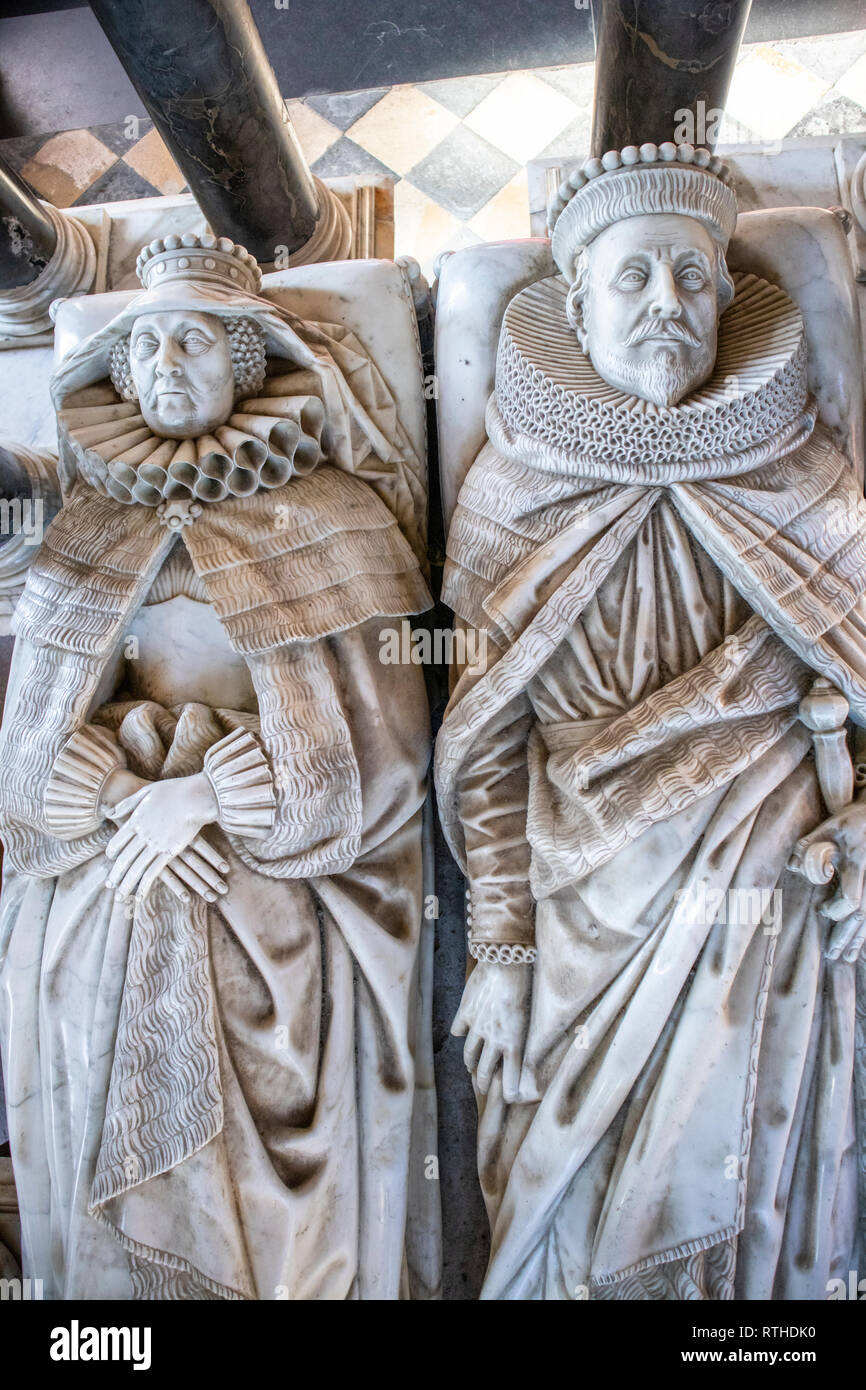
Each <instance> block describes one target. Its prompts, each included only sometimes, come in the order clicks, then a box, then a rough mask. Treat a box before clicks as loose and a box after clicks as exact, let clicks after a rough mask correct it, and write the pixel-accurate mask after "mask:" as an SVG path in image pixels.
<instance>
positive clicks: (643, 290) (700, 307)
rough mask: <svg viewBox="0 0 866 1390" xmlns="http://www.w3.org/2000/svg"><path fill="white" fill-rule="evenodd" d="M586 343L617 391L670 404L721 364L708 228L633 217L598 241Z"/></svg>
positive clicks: (674, 219) (689, 221)
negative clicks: (718, 361)
mask: <svg viewBox="0 0 866 1390" xmlns="http://www.w3.org/2000/svg"><path fill="white" fill-rule="evenodd" d="M581 307H582V318H583V324H582V330H581V332H580V338H581V344H582V346H583V348H584V351H586V352H587V353H588V354H589V357H590V359H591V361H592V364H593V366H594V367H595V369H596V371H597V372H598V373H599V375H600V376H602V377H604V379H605V381H607V382H609V383H610V385H612V386H618V387H619V388H620V390H622V391H625V392H627V393H628V394H629V395H632V396H640V397H641V398H642V399H643V400H647V401H654V402H655V404H656V405H661V406H670V405H674V404H676V402H677V401H679V400H682V398H683V396H685V395H687V394H688V392H690V391H693V390H695V389H696V387H698V386H700V385H701V384H702V382H704V381H706V380H707V378H708V377H709V376H710V374H711V372H712V370H713V363H714V362H715V360H716V341H717V334H718V324H719V303H718V293H717V284H716V253H715V248H714V245H713V240H712V238H711V236H710V234H709V232H708V231H707V229H706V228H705V227H704V226H703V224H702V223H700V222H698V221H696V220H695V219H694V218H692V217H683V216H680V215H679V214H667V213H659V214H651V215H647V216H643V217H629V218H625V219H624V220H623V221H622V222H618V223H616V224H614V226H612V227H607V228H606V229H605V230H604V231H603V232H602V233H601V234H600V235H599V236H598V237H597V238H596V239H595V241H594V242H593V243H592V246H591V247H590V251H589V270H588V282H587V288H586V293H585V295H584V296H583V298H582V305H581Z"/></svg>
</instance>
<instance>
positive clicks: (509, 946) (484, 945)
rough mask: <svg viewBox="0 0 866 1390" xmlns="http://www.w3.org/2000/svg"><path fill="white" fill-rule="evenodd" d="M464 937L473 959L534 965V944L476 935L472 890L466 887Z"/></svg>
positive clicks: (502, 963) (501, 963) (535, 952)
mask: <svg viewBox="0 0 866 1390" xmlns="http://www.w3.org/2000/svg"><path fill="white" fill-rule="evenodd" d="M466 925H467V927H468V928H469V930H468V932H467V934H466V939H467V942H468V949H469V954H470V956H472V958H473V960H485V961H494V962H496V963H497V964H499V965H534V964H535V959H536V955H537V951H536V948H535V946H533V945H532V944H531V943H530V942H527V941H496V940H495V939H489V938H485V937H483V936H482V937H479V936H477V935H476V932H477V928H478V923H477V920H476V912H475V910H474V909H473V901H472V891H471V889H469V888H467V889H466Z"/></svg>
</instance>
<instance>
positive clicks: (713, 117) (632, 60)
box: [592, 0, 752, 158]
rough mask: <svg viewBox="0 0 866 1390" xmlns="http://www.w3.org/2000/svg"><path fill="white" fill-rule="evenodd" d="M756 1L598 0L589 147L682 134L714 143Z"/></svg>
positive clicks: (598, 150) (598, 149)
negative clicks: (719, 115)
mask: <svg viewBox="0 0 866 1390" xmlns="http://www.w3.org/2000/svg"><path fill="white" fill-rule="evenodd" d="M751 3H752V0H593V19H594V23H595V30H596V43H597V50H596V69H595V99H594V111H593V123H592V154H593V155H595V156H597V157H599V158H600V157H601V155H603V154H604V153H605V151H606V150H617V149H621V148H622V147H623V146H624V145H634V144H637V145H640V144H643V143H644V142H645V141H651V142H652V143H654V144H657V145H658V144H661V143H662V142H663V141H665V140H678V139H680V140H686V141H688V142H689V143H693V144H697V145H706V146H708V147H709V148H710V149H712V148H713V147H714V146H715V144H716V140H717V138H718V125H719V119H718V113H720V111H721V110H722V109H723V108H724V105H725V101H726V99H727V95H728V88H729V86H730V82H731V76H732V74H733V71H734V64H735V63H736V60H737V53H738V51H739V47H740V42H741V40H742V37H743V30H744V29H745V27H746V20H747V19H748V17H749V9H750V8H751ZM684 111H688V112H689V113H690V116H686V117H685V118H683V116H682V115H678V113H682V112H684Z"/></svg>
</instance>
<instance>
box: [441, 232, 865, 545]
mask: <svg viewBox="0 0 866 1390" xmlns="http://www.w3.org/2000/svg"><path fill="white" fill-rule="evenodd" d="M728 263H729V265H730V267H731V269H732V270H737V271H752V272H753V273H754V274H756V275H760V276H762V277H763V278H765V279H767V280H771V281H773V282H775V283H776V284H778V285H781V287H782V288H783V289H784V290H785V291H786V292H787V293H788V294H789V295H790V296H791V298H792V299H794V300H795V302H796V303H797V305H798V307H799V308H800V310H801V312H802V314H803V319H804V323H805V328H806V339H807V343H808V349H809V385H810V389H811V390H812V391H813V392H814V394H815V396H816V397H817V400H818V405H819V409H820V412H821V417H822V419H823V420H824V421H825V423H826V424H827V425H828V427H829V428H830V429H831V431H832V432H833V434H834V436H835V438H836V439H837V441H838V443H839V445H840V446H841V447H842V448H843V449H844V451H845V453H846V454H847V455H848V457H849V458H850V459H851V461H852V462H853V463H854V465H855V467H856V468H857V470H858V472H859V474H860V476H861V478H862V476H863V467H864V379H863V361H862V347H861V337H860V318H859V310H858V304H857V294H856V286H855V283H854V276H853V271H852V267H851V258H850V254H849V251H848V246H847V242H846V239H845V234H844V232H843V231H842V228H841V226H840V224H839V222H838V221H837V219H836V218H835V217H834V216H833V214H832V213H830V212H826V211H824V210H823V209H821V208H772V209H767V210H762V211H759V212H748V213H744V214H743V215H742V216H741V217H740V219H739V222H738V224H737V232H736V235H735V236H734V238H733V240H732V242H731V245H730V248H729V252H728ZM554 274H556V266H555V264H554V262H553V257H552V255H551V251H550V242H549V241H547V240H545V239H542V238H533V239H529V240H525V241H503V242H493V243H488V244H486V245H483V246H472V247H467V248H465V249H464V250H462V251H456V252H455V253H454V254H453V255H451V256H449V257H448V258H447V259H446V261H445V263H444V265H443V267H442V272H441V275H440V279H439V288H438V297H437V304H436V370H437V374H438V378H439V466H440V472H441V486H442V501H443V507H444V510H445V524H446V527H447V526H448V524H449V523H450V519H451V514H452V512H453V510H454V506H455V503H456V501H457V494H458V492H459V490H460V486H461V484H462V482H463V479H464V478H465V476H466V473H467V470H468V469H469V467H470V465H471V464H472V462H473V460H474V458H475V456H476V455H477V453H478V451H479V449H480V448H481V446H482V445H483V443H484V440H485V437H486V436H485V428H484V408H485V405H486V403H487V398H488V396H489V395H490V392H491V390H492V389H493V380H494V373H495V366H496V347H497V343H498V339H499V329H500V326H501V323H502V317H503V314H504V313H505V309H506V306H507V305H508V303H509V301H510V300H511V299H512V297H513V296H514V295H515V294H517V293H518V292H519V291H520V290H521V289H523V288H524V287H525V286H526V285H529V284H532V283H533V282H534V281H536V280H541V279H543V278H544V277H545V276H548V275H554Z"/></svg>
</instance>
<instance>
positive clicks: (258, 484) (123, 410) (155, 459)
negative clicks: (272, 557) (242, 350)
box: [58, 364, 328, 507]
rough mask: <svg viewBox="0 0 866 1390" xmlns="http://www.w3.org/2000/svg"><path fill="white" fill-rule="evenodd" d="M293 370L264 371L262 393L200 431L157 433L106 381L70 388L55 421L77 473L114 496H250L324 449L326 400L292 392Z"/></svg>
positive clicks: (151, 500)
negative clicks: (177, 435)
mask: <svg viewBox="0 0 866 1390" xmlns="http://www.w3.org/2000/svg"><path fill="white" fill-rule="evenodd" d="M286 365H289V364H286ZM298 375H299V374H298V372H297V371H295V372H294V373H290V374H289V375H283V376H273V377H268V378H267V379H266V380H265V382H264V384H263V386H262V388H261V393H260V395H259V396H257V397H255V398H252V399H249V400H242V401H238V402H237V404H236V405H235V408H234V411H233V412H232V414H231V415H230V416H229V418H228V420H227V421H226V423H225V424H224V425H221V426H220V427H219V428H218V429H216V430H214V432H213V434H206V435H202V436H201V437H200V438H198V439H164V438H161V437H160V436H158V435H156V434H154V433H153V431H152V430H151V428H150V426H149V425H148V424H147V422H146V421H145V419H144V417H143V415H142V414H141V413H140V410H139V407H138V404H137V403H135V402H129V401H123V400H121V399H120V398H119V397H118V395H117V392H116V391H115V390H114V388H113V387H112V386H111V385H110V384H109V383H108V382H101V383H99V384H98V385H96V386H88V387H84V388H83V389H82V390H79V391H77V392H75V393H74V394H73V395H71V396H69V397H68V398H67V400H66V402H65V403H64V407H63V408H62V409H61V410H60V411H59V413H58V421H59V426H60V429H61V430H62V431H63V432H64V434H65V435H66V437H67V439H68V441H69V444H70V447H71V449H72V451H73V453H74V455H75V459H76V462H77V466H78V470H79V472H80V474H81V476H82V477H83V478H84V479H85V480H86V481H87V482H88V483H90V485H91V486H92V487H94V488H96V490H97V492H100V493H102V495H103V496H105V497H112V498H113V499H114V500H115V501H116V502H123V503H127V504H134V503H138V504H140V505H142V506H145V507H158V506H159V505H160V504H161V503H162V502H175V501H177V502H184V501H198V502H221V501H223V500H224V499H225V498H227V497H248V496H251V495H252V494H253V493H256V492H258V491H259V490H260V489H263V488H264V489H269V488H278V487H282V486H283V484H284V483H287V482H288V480H289V479H290V478H292V477H297V476H303V475H304V474H307V473H310V472H311V471H312V470H313V469H314V468H315V467H316V466H317V464H319V463H321V462H322V461H323V460H324V458H325V456H326V453H327V447H328V444H327V430H326V425H325V409H324V405H323V404H322V401H321V400H320V399H319V398H318V397H317V396H313V395H306V394H300V395H299V394H297V382H298ZM293 386H294V392H293V390H292V387H293Z"/></svg>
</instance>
